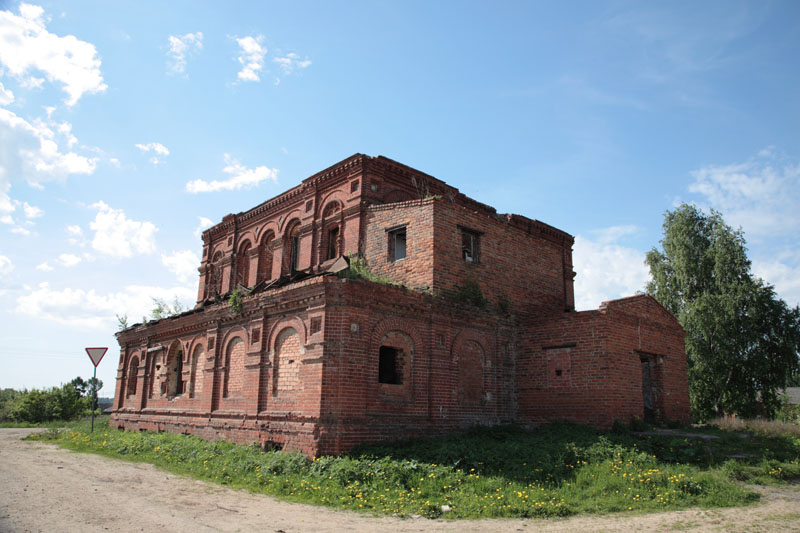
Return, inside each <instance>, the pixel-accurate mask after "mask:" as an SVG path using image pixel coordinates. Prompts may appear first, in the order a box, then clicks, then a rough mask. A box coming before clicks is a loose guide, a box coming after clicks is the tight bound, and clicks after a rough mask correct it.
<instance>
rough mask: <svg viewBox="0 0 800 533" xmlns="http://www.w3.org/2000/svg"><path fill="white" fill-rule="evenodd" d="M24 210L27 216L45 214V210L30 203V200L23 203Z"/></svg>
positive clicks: (37, 216) (35, 216)
mask: <svg viewBox="0 0 800 533" xmlns="http://www.w3.org/2000/svg"><path fill="white" fill-rule="evenodd" d="M22 210H23V211H24V212H25V218H39V217H40V216H42V215H44V211H43V210H41V209H40V208H38V207H36V206H33V205H30V204H29V203H28V202H24V203H23V204H22Z"/></svg>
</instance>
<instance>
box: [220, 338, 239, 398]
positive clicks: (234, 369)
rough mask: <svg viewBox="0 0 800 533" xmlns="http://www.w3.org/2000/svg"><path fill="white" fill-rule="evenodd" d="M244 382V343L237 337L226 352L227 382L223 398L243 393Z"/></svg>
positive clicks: (223, 388) (223, 387)
mask: <svg viewBox="0 0 800 533" xmlns="http://www.w3.org/2000/svg"><path fill="white" fill-rule="evenodd" d="M243 381H244V342H242V339H241V338H240V337H235V338H234V339H233V340H232V341H231V342H230V343H229V344H228V349H227V350H226V351H225V382H224V383H223V386H222V397H223V398H228V397H230V396H232V395H234V394H235V393H239V392H241V391H242V383H243Z"/></svg>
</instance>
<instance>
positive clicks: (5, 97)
mask: <svg viewBox="0 0 800 533" xmlns="http://www.w3.org/2000/svg"><path fill="white" fill-rule="evenodd" d="M13 101H14V93H12V92H11V91H10V90H9V89H6V88H5V87H4V86H3V84H2V83H0V105H8V104H10V103H11V102H13Z"/></svg>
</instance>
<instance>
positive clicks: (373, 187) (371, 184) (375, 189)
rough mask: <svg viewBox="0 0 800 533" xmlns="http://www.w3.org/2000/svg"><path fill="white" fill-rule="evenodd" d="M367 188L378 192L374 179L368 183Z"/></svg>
mask: <svg viewBox="0 0 800 533" xmlns="http://www.w3.org/2000/svg"><path fill="white" fill-rule="evenodd" d="M369 190H371V191H372V192H378V183H377V182H375V181H373V182H372V183H370V184H369Z"/></svg>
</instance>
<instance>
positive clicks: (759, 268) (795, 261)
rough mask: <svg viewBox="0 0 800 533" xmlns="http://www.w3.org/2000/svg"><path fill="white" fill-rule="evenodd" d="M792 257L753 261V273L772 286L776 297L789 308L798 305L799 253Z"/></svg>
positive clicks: (799, 293) (799, 282)
mask: <svg viewBox="0 0 800 533" xmlns="http://www.w3.org/2000/svg"><path fill="white" fill-rule="evenodd" d="M793 255H794V257H785V256H784V257H780V256H778V257H776V258H774V259H770V260H766V261H763V260H754V261H753V273H754V274H755V275H756V276H758V277H760V278H761V279H763V280H764V281H766V282H767V283H769V284H771V285H773V286H774V287H775V291H776V292H777V293H778V296H779V297H780V298H782V299H783V300H784V301H786V303H787V304H789V305H790V306H795V305H800V253H798V252H796V253H794V254H793Z"/></svg>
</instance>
